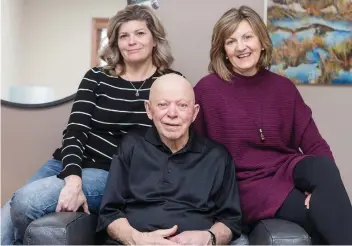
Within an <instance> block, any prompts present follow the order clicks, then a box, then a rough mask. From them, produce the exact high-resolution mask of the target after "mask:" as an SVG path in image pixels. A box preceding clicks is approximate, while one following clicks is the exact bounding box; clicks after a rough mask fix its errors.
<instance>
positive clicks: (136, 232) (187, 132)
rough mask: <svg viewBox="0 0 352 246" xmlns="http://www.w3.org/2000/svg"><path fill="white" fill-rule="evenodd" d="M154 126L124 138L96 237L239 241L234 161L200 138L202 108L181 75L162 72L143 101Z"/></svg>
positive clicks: (120, 240)
mask: <svg viewBox="0 0 352 246" xmlns="http://www.w3.org/2000/svg"><path fill="white" fill-rule="evenodd" d="M145 107H146V109H147V113H148V117H149V118H150V119H151V120H152V121H153V123H154V126H153V127H152V128H151V129H149V130H148V132H147V133H146V134H145V136H138V135H132V134H131V135H127V136H126V137H125V139H124V140H123V141H122V143H121V145H120V148H119V150H118V154H117V155H116V156H115V158H114V160H113V162H112V165H111V169H110V174H109V177H108V181H107V188H106V190H105V193H104V196H103V200H102V205H101V210H100V216H99V222H98V228H97V231H98V232H104V231H105V232H107V234H108V235H109V240H108V241H107V242H106V244H110V243H117V244H134V245H136V244H137V245H140V244H158V245H168V244H188V245H191V244H192V245H208V244H209V245H211V244H213V245H215V244H228V243H229V242H230V241H231V240H234V239H236V238H238V237H239V236H240V232H241V210H240V205H239V198H238V191H237V185H236V180H235V168H234V163H233V160H232V158H231V155H230V154H229V152H228V151H227V150H226V149H225V148H224V147H223V146H222V145H220V144H217V143H215V142H212V141H211V140H209V139H205V138H201V137H198V136H196V135H195V133H194V132H193V131H192V130H191V128H190V125H191V124H192V122H193V121H194V120H195V118H196V116H197V114H198V112H199V105H195V99H194V94H193V88H192V86H191V84H190V83H189V82H188V81H187V80H186V79H185V78H183V77H182V76H179V75H177V74H168V75H163V76H161V77H160V78H158V79H157V80H156V81H155V82H154V84H153V86H152V87H151V89H150V97H149V101H146V102H145Z"/></svg>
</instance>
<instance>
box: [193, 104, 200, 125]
mask: <svg viewBox="0 0 352 246" xmlns="http://www.w3.org/2000/svg"><path fill="white" fill-rule="evenodd" d="M199 109H200V106H199V104H195V105H194V113H193V119H192V122H194V121H195V120H196V119H197V115H198V113H199Z"/></svg>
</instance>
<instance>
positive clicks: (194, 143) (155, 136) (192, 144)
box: [144, 125, 202, 153]
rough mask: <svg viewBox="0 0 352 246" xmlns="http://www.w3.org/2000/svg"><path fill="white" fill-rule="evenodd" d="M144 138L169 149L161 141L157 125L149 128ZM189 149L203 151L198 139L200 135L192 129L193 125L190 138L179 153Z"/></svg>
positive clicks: (197, 151) (196, 151)
mask: <svg viewBox="0 0 352 246" xmlns="http://www.w3.org/2000/svg"><path fill="white" fill-rule="evenodd" d="M144 138H145V140H146V141H148V142H149V143H151V144H153V145H155V146H159V147H163V148H165V149H169V148H168V147H167V146H166V145H165V144H164V143H163V142H162V141H161V139H160V136H159V133H158V131H157V129H156V127H155V125H153V126H152V127H151V128H149V129H148V131H147V132H146V134H145V136H144ZM188 151H190V152H195V153H200V152H202V146H201V144H200V141H198V137H197V135H196V133H195V132H194V130H193V129H192V127H190V129H189V139H188V142H187V144H186V145H185V147H184V148H183V149H181V150H180V151H179V152H178V153H180V152H188Z"/></svg>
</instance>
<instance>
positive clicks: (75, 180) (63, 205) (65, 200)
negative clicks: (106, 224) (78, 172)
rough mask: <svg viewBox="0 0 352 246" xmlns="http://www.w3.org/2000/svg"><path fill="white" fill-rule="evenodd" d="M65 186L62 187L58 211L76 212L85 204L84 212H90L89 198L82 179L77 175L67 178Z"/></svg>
mask: <svg viewBox="0 0 352 246" xmlns="http://www.w3.org/2000/svg"><path fill="white" fill-rule="evenodd" d="M65 182H66V184H65V186H64V188H62V190H61V192H60V196H59V201H58V203H57V206H56V212H76V211H77V210H78V208H79V207H81V206H83V210H84V212H86V213H87V214H90V213H89V210H88V203H87V199H86V197H85V195H84V193H83V191H82V184H81V182H82V181H81V179H80V178H79V177H78V176H77V177H70V176H69V177H67V178H65Z"/></svg>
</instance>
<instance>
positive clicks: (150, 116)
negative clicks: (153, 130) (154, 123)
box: [144, 101, 153, 120]
mask: <svg viewBox="0 0 352 246" xmlns="http://www.w3.org/2000/svg"><path fill="white" fill-rule="evenodd" d="M144 107H145V110H146V111H147V115H148V118H149V119H150V120H153V114H152V109H151V105H150V101H145V102H144Z"/></svg>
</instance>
